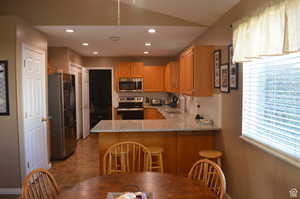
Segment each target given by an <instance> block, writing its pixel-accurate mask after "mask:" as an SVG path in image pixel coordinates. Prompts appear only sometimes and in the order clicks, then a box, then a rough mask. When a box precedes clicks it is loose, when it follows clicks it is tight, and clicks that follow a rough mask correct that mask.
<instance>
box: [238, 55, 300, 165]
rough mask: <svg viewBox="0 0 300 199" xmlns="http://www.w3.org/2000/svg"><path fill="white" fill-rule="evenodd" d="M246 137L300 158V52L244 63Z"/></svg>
mask: <svg viewBox="0 0 300 199" xmlns="http://www.w3.org/2000/svg"><path fill="white" fill-rule="evenodd" d="M242 128H243V130H242V133H243V137H245V138H246V139H247V138H250V140H254V141H255V142H256V143H259V144H263V145H262V146H265V147H267V148H268V149H271V150H272V152H273V153H274V152H275V153H278V152H279V153H278V154H280V155H284V156H285V157H286V155H287V157H288V158H289V159H290V158H292V160H296V162H299V161H300V53H294V54H289V55H284V56H276V57H264V58H263V59H259V60H254V61H252V62H248V63H244V66H243V124H242Z"/></svg>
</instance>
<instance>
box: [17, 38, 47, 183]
mask: <svg viewBox="0 0 300 199" xmlns="http://www.w3.org/2000/svg"><path fill="white" fill-rule="evenodd" d="M25 49H29V50H32V51H34V52H37V53H39V54H41V55H42V65H43V66H44V67H42V73H43V74H44V78H43V93H44V106H43V109H44V114H45V115H44V117H45V118H48V88H47V85H48V83H47V82H48V76H47V74H48V71H47V57H46V51H43V50H40V49H36V48H35V47H32V46H31V45H28V44H26V43H21V45H20V51H21V52H20V56H19V57H18V56H17V59H16V80H17V81H16V82H17V85H16V87H17V101H18V103H17V104H18V105H17V115H18V131H19V133H18V134H19V153H20V156H19V160H20V173H21V175H20V176H21V181H22V180H23V179H24V178H25V176H26V175H27V174H26V170H27V169H26V167H27V163H26V151H25V150H26V148H25V144H26V143H25V136H24V111H23V108H24V107H23V103H24V101H23V80H24V79H23V68H24V57H25V56H24V53H25ZM44 125H45V127H44V128H45V130H46V131H45V132H46V134H47V135H46V139H47V140H46V143H47V146H45V147H46V152H47V155H48V158H47V159H48V165H45V166H47V168H45V169H50V168H51V162H50V158H49V132H48V123H46V122H45V123H44Z"/></svg>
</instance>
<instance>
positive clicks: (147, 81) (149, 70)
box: [144, 66, 165, 92]
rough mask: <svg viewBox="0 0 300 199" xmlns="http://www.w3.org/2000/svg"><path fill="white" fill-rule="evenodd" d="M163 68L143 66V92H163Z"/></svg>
mask: <svg viewBox="0 0 300 199" xmlns="http://www.w3.org/2000/svg"><path fill="white" fill-rule="evenodd" d="M164 73H165V66H144V74H145V76H144V91H145V92H163V91H164V89H165V86H164V84H165V82H164V75H165V74H164Z"/></svg>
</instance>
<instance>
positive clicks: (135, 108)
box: [117, 97, 144, 120]
mask: <svg viewBox="0 0 300 199" xmlns="http://www.w3.org/2000/svg"><path fill="white" fill-rule="evenodd" d="M117 113H118V114H119V115H120V117H121V119H122V120H143V119H144V98H143V97H120V99H119V106H118V108H117Z"/></svg>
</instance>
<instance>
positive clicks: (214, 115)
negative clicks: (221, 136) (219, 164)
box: [115, 92, 222, 127]
mask: <svg viewBox="0 0 300 199" xmlns="http://www.w3.org/2000/svg"><path fill="white" fill-rule="evenodd" d="M117 96H118V97H120V96H142V97H150V98H152V97H154V98H156V99H162V100H166V99H167V98H168V94H167V93H165V92H156V93H146V92H142V93H117ZM181 97H182V96H180V98H181ZM184 98H185V100H186V104H187V107H186V109H187V110H186V111H187V112H189V113H190V114H192V115H195V116H196V114H197V113H198V108H197V105H198V104H199V105H200V109H199V114H200V115H202V116H203V117H204V118H206V119H211V120H213V121H214V123H215V125H216V126H218V127H221V111H222V109H221V100H222V99H221V98H222V95H221V94H215V95H213V96H212V97H192V96H184ZM115 103H116V106H117V104H118V101H116V102H115ZM182 106H183V105H182V103H181V104H180V107H182Z"/></svg>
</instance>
